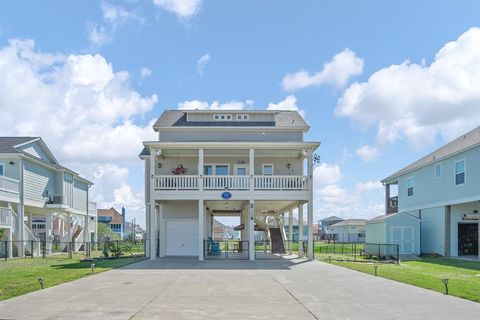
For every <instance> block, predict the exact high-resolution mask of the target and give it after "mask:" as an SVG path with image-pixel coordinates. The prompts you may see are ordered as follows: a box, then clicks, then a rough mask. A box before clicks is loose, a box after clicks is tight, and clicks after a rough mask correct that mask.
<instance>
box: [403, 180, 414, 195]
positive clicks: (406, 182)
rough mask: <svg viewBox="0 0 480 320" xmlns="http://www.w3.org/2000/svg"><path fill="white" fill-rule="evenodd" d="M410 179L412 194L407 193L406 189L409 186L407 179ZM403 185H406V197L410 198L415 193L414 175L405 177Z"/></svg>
mask: <svg viewBox="0 0 480 320" xmlns="http://www.w3.org/2000/svg"><path fill="white" fill-rule="evenodd" d="M410 179H412V187H411V188H412V195H409V194H408V189H409V188H410V187H409V186H408V180H410ZM405 186H406V187H407V198H411V197H413V196H414V195H415V177H414V176H410V177H407V180H406V181H405Z"/></svg>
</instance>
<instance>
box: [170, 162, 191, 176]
mask: <svg viewBox="0 0 480 320" xmlns="http://www.w3.org/2000/svg"><path fill="white" fill-rule="evenodd" d="M187 171H188V169H187V168H184V167H183V164H179V165H178V166H177V167H176V168H175V169H173V170H172V173H173V174H175V175H179V174H184V173H185V172H187Z"/></svg>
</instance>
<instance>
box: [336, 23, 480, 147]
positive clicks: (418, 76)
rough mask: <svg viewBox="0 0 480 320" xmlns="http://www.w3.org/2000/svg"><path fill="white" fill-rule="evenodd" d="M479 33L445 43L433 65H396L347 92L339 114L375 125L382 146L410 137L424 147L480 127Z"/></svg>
mask: <svg viewBox="0 0 480 320" xmlns="http://www.w3.org/2000/svg"><path fill="white" fill-rule="evenodd" d="M479 83H480V29H479V28H471V29H469V30H468V31H466V32H465V33H464V34H462V35H461V36H460V37H459V38H458V39H456V40H455V41H452V42H449V43H446V44H445V45H444V46H443V47H442V48H441V49H440V50H439V51H438V52H437V54H436V55H435V59H434V61H433V62H432V63H431V64H430V65H429V66H428V65H426V64H425V63H422V64H416V63H412V62H409V61H406V62H404V63H402V64H399V65H391V66H389V67H387V68H384V69H381V70H379V71H377V72H375V73H374V74H372V75H371V76H370V78H369V79H368V81H367V82H361V83H354V84H352V85H351V86H350V87H349V88H347V89H346V90H345V92H344V93H343V96H342V97H341V99H340V100H339V102H338V104H337V107H336V110H335V113H336V114H337V115H339V116H343V117H349V118H350V119H352V120H353V121H354V122H355V123H358V124H360V125H362V126H366V127H370V126H375V127H376V129H377V140H378V142H379V143H381V144H385V143H394V142H396V141H397V140H399V139H406V140H407V141H408V142H409V143H410V145H412V146H414V147H421V146H423V145H425V144H431V143H433V142H434V141H435V138H436V136H437V135H438V134H440V135H442V137H443V138H444V139H446V140H450V139H452V138H454V137H455V136H459V135H461V134H462V133H464V132H466V131H467V130H469V129H471V128H473V127H476V126H478V124H479V123H480V90H479V85H478V84H479Z"/></svg>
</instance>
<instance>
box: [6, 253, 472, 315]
mask: <svg viewBox="0 0 480 320" xmlns="http://www.w3.org/2000/svg"><path fill="white" fill-rule="evenodd" d="M47 281H48V279H47ZM479 314H480V304H477V303H474V302H469V301H466V300H462V299H458V298H454V297H451V296H445V295H443V294H440V293H436V292H433V291H429V290H424V289H420V288H417V287H413V286H409V285H405V284H402V283H398V282H394V281H390V280H386V279H382V278H377V277H373V276H370V275H367V274H362V273H359V272H356V271H352V270H348V269H344V268H341V267H336V266H333V265H329V264H325V263H321V262H317V261H314V262H306V261H304V260H275V261H255V262H250V261H204V262H199V261H195V260H190V259H164V260H160V261H155V262H152V261H144V262H140V263H137V264H134V265H130V266H127V267H125V268H122V269H116V270H113V271H109V272H105V273H102V274H98V275H95V276H90V277H87V278H84V279H81V280H77V281H74V282H70V283H66V284H63V285H59V286H56V287H53V288H48V289H45V290H43V291H37V292H33V293H30V294H27V295H24V296H21V297H18V298H14V299H10V300H7V301H4V302H0V319H69V320H73V319H290V320H292V319H369V320H370V319H409V320H412V319H423V320H425V319H462V318H463V319H476V318H477V317H478V315H479Z"/></svg>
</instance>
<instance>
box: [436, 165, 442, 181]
mask: <svg viewBox="0 0 480 320" xmlns="http://www.w3.org/2000/svg"><path fill="white" fill-rule="evenodd" d="M441 177H442V164H441V163H435V178H441Z"/></svg>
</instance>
